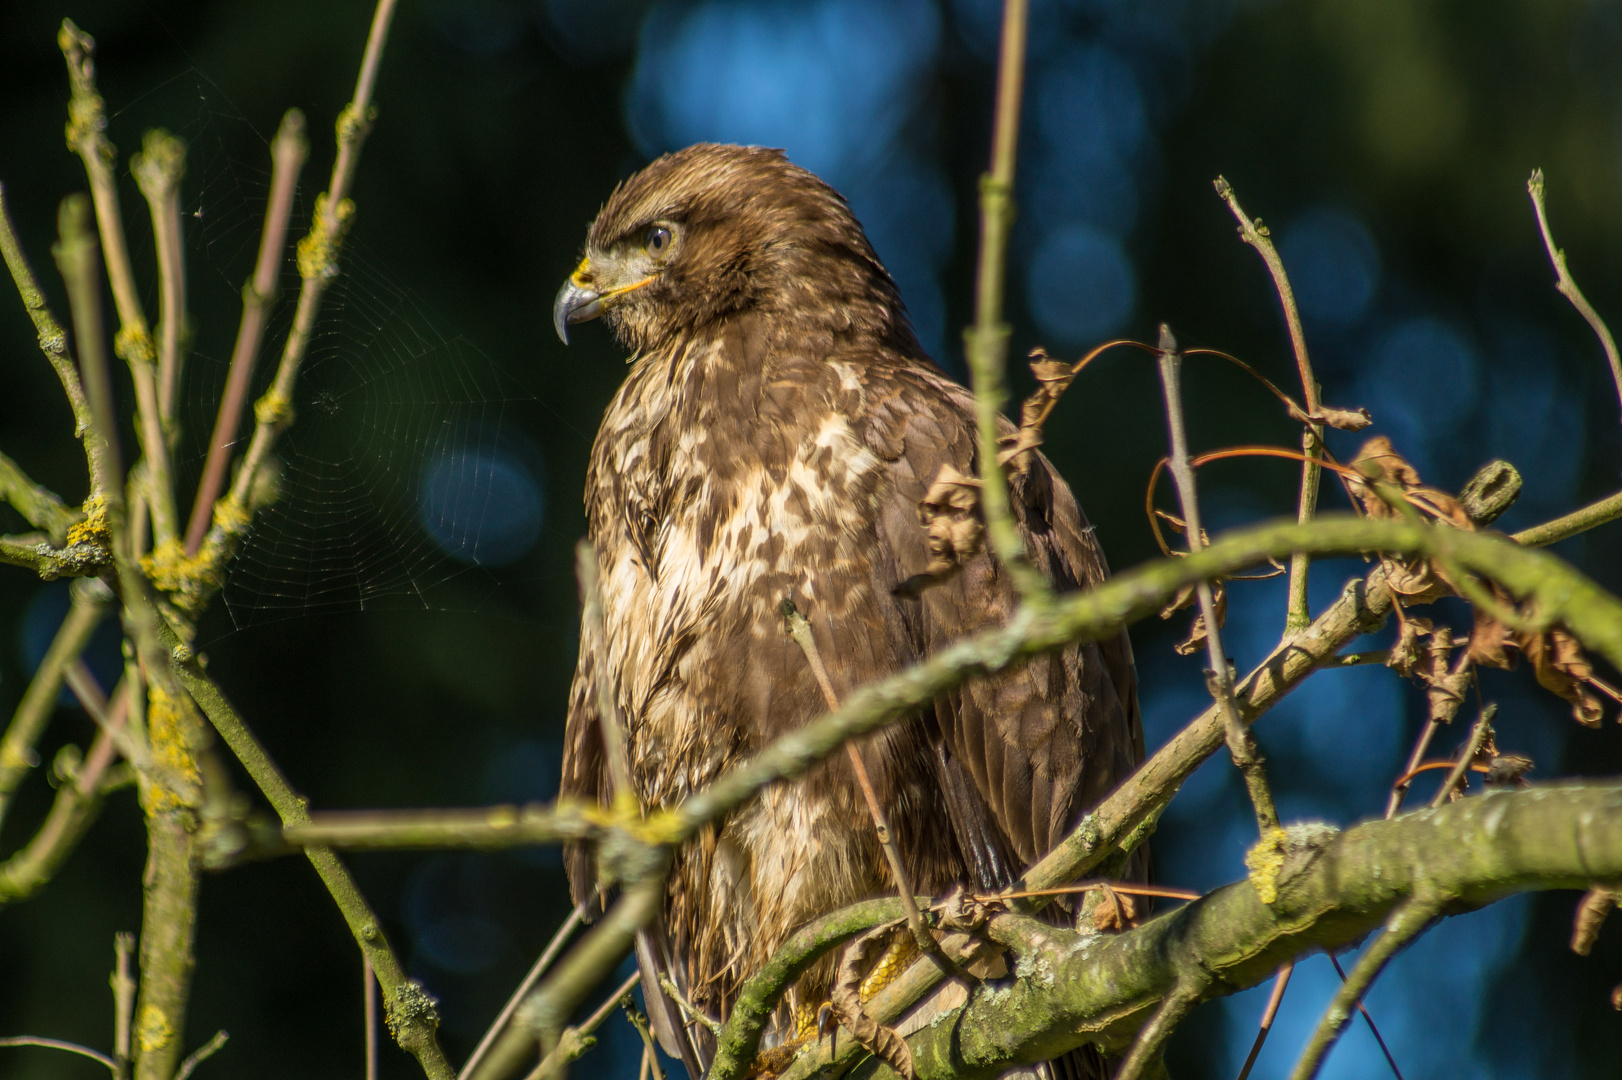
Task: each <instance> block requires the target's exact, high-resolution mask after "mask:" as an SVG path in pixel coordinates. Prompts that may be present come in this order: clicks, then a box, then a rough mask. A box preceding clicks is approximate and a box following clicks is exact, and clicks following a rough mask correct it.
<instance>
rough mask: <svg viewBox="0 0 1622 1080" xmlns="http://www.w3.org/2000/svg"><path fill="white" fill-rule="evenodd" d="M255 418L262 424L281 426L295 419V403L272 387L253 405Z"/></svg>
mask: <svg viewBox="0 0 1622 1080" xmlns="http://www.w3.org/2000/svg"><path fill="white" fill-rule="evenodd" d="M253 418H254V419H255V420H257V421H259V422H260V423H261V424H280V423H285V422H286V421H288V420H291V419H292V418H293V403H292V402H291V401H289V400H287V395H286V394H282V393H280V392H278V391H277V390H276V388H275V387H271V388H270V389H269V390H266V391H265V396H264V397H262V398H260V399H259V400H258V401H256V402H254V403H253Z"/></svg>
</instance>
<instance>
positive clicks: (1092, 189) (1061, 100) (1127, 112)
mask: <svg viewBox="0 0 1622 1080" xmlns="http://www.w3.org/2000/svg"><path fill="white" fill-rule="evenodd" d="M1031 95H1032V98H1033V104H1032V110H1033V112H1034V116H1033V121H1034V123H1033V125H1032V126H1033V131H1032V135H1033V138H1032V140H1031V148H1030V150H1031V153H1030V156H1031V166H1030V171H1029V175H1030V181H1029V182H1028V183H1027V184H1026V185H1024V186H1025V188H1026V190H1027V194H1026V196H1025V199H1026V202H1027V203H1028V205H1029V208H1030V211H1031V213H1032V214H1033V215H1034V216H1035V224H1036V227H1037V228H1038V229H1040V230H1042V231H1046V230H1047V229H1049V228H1052V227H1055V226H1062V225H1064V224H1066V223H1069V222H1089V223H1091V224H1094V225H1097V226H1098V227H1100V228H1101V229H1103V230H1105V231H1108V232H1110V233H1113V234H1115V235H1118V236H1119V235H1124V234H1126V233H1127V232H1129V231H1130V230H1131V229H1132V227H1133V225H1134V224H1135V223H1136V221H1137V216H1138V207H1139V184H1140V177H1139V176H1138V175H1137V171H1138V170H1137V166H1138V164H1139V163H1140V161H1141V160H1142V158H1143V156H1144V155H1145V154H1146V153H1147V151H1148V148H1149V145H1150V143H1151V134H1150V130H1149V122H1148V113H1147V110H1146V108H1145V106H1144V100H1143V93H1142V91H1141V89H1140V87H1139V85H1138V78H1137V76H1136V75H1135V74H1134V73H1133V70H1132V66H1131V65H1130V64H1129V63H1127V61H1126V60H1125V59H1124V58H1123V57H1122V56H1120V55H1119V54H1118V53H1116V52H1115V51H1113V50H1111V49H1108V48H1104V47H1097V46H1095V47H1091V48H1084V49H1077V50H1074V51H1072V52H1067V53H1065V54H1063V55H1062V56H1060V57H1056V58H1055V62H1054V63H1051V64H1048V65H1045V66H1044V67H1043V68H1042V69H1041V70H1040V71H1038V72H1037V73H1036V75H1035V78H1034V79H1033V81H1032V86H1031Z"/></svg>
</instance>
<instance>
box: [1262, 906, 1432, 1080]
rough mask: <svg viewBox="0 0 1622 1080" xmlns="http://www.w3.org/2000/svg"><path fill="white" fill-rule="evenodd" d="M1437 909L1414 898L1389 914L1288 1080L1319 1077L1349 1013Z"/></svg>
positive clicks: (1315, 1031)
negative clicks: (1382, 927)
mask: <svg viewBox="0 0 1622 1080" xmlns="http://www.w3.org/2000/svg"><path fill="white" fill-rule="evenodd" d="M1437 910H1438V908H1437V905H1436V904H1435V903H1434V902H1431V901H1428V900H1422V899H1420V898H1419V897H1417V896H1416V897H1414V898H1413V899H1410V900H1408V901H1407V902H1406V903H1403V904H1402V905H1400V906H1398V907H1397V908H1395V909H1394V910H1393V911H1392V912H1391V914H1390V916H1389V917H1388V918H1387V919H1386V922H1385V927H1384V929H1382V930H1381V931H1380V933H1379V934H1378V935H1377V936H1376V937H1375V938H1374V939H1373V940H1372V941H1370V942H1369V943H1368V945H1367V946H1365V947H1364V949H1363V953H1362V955H1361V956H1359V957H1358V958H1357V963H1356V964H1355V965H1354V966H1353V967H1352V971H1351V974H1350V975H1348V976H1346V981H1345V982H1344V983H1342V984H1341V987H1340V990H1338V991H1337V992H1336V994H1335V998H1334V1000H1333V1001H1331V1002H1330V1003H1329V1008H1328V1009H1326V1010H1325V1011H1324V1015H1323V1018H1322V1019H1321V1020H1319V1021H1318V1026H1317V1028H1315V1029H1314V1030H1313V1033H1312V1037H1311V1038H1310V1039H1309V1040H1308V1041H1307V1046H1306V1049H1305V1050H1303V1051H1301V1057H1300V1058H1299V1059H1297V1061H1296V1063H1295V1068H1294V1070H1292V1071H1291V1073H1290V1080H1312V1078H1313V1077H1315V1076H1317V1075H1318V1070H1319V1069H1320V1068H1322V1067H1323V1062H1324V1058H1325V1057H1326V1056H1327V1055H1328V1053H1329V1048H1330V1047H1331V1046H1333V1045H1334V1043H1335V1040H1336V1039H1338V1038H1340V1034H1341V1032H1342V1031H1344V1030H1345V1029H1346V1021H1348V1020H1350V1019H1351V1017H1352V1010H1353V1009H1354V1008H1356V1007H1357V1006H1358V1005H1360V1004H1361V1003H1362V1001H1363V995H1364V994H1366V993H1368V990H1369V987H1370V986H1372V985H1374V980H1375V978H1376V977H1378V976H1379V974H1380V972H1382V971H1384V970H1385V966H1386V964H1387V963H1389V962H1390V961H1391V958H1392V957H1393V956H1396V955H1397V952H1398V950H1400V949H1401V948H1402V947H1403V946H1404V945H1406V944H1408V942H1410V941H1412V940H1413V939H1414V937H1415V936H1417V935H1418V934H1419V932H1420V931H1422V930H1424V929H1425V927H1426V926H1428V925H1429V924H1430V921H1431V919H1433V918H1434V917H1435V916H1436V913H1437Z"/></svg>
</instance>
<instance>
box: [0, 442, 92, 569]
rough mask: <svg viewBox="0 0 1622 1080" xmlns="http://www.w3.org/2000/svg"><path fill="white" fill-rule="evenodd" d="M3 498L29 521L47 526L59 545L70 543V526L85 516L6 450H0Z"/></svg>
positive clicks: (1, 497) (48, 531)
mask: <svg viewBox="0 0 1622 1080" xmlns="http://www.w3.org/2000/svg"><path fill="white" fill-rule="evenodd" d="M0 499H3V500H5V501H6V502H8V503H10V504H11V505H12V507H13V508H14V509H15V510H16V511H17V512H18V513H19V514H21V515H22V516H23V517H24V518H25V519H27V521H28V524H30V525H32V526H34V528H36V529H43V530H44V531H45V532H46V533H47V534H48V535H49V536H50V540H51V543H52V544H54V545H56V546H57V547H61V546H63V545H64V544H66V543H67V536H68V530H69V529H71V528H72V527H73V526H75V525H77V524H78V523H79V522H81V521H83V520H84V514H82V513H80V512H79V511H77V510H74V509H72V508H71V507H69V506H68V505H67V504H66V503H64V502H63V501H62V500H61V499H60V498H58V497H57V495H56V493H55V492H54V491H51V490H50V489H48V488H46V487H43V486H41V485H39V484H36V483H34V481H33V480H32V479H30V478H29V476H28V474H27V473H25V472H23V470H22V467H21V466H19V465H18V464H17V463H16V462H15V461H12V460H11V459H10V458H9V457H7V456H6V455H4V454H0Z"/></svg>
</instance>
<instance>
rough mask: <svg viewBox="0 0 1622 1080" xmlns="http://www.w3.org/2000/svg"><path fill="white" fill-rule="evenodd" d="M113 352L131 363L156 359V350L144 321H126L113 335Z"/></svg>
mask: <svg viewBox="0 0 1622 1080" xmlns="http://www.w3.org/2000/svg"><path fill="white" fill-rule="evenodd" d="M113 354H114V355H115V356H117V357H118V358H119V359H120V360H124V361H127V362H129V363H131V364H150V363H153V362H154V361H156V360H157V358H158V350H157V348H156V347H155V346H154V345H153V344H152V334H151V332H150V331H148V330H147V328H146V323H144V322H135V323H128V324H126V325H124V326H121V327H119V328H118V333H116V334H114V335H113Z"/></svg>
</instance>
